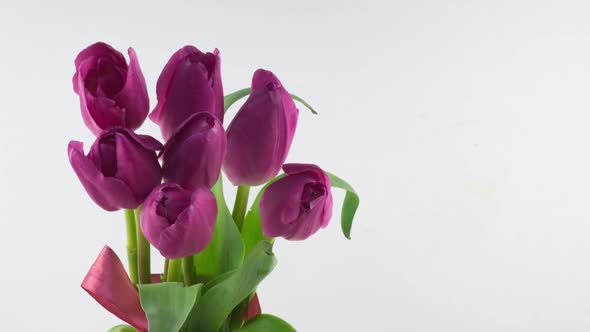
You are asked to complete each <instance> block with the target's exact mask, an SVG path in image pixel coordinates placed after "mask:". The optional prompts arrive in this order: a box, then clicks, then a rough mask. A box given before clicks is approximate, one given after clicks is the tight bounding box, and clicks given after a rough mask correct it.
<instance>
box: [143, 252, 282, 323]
mask: <svg viewBox="0 0 590 332" xmlns="http://www.w3.org/2000/svg"><path fill="white" fill-rule="evenodd" d="M275 265H276V259H275V257H274V255H273V253H272V245H271V244H270V243H268V242H260V243H258V244H257V245H256V246H255V247H254V248H253V249H252V252H251V253H250V255H248V256H247V257H246V259H244V263H243V264H242V265H241V266H240V267H239V268H238V269H237V270H236V271H235V272H234V273H232V274H231V275H230V276H229V277H227V278H226V279H225V280H223V281H221V282H219V283H218V284H217V285H215V286H213V287H211V288H210V289H209V290H208V291H207V292H205V293H204V294H203V296H201V299H200V300H199V302H198V303H197V305H196V307H195V310H194V312H193V313H192V314H191V316H190V317H189V319H188V321H187V323H188V324H187V330H188V331H199V332H217V331H218V330H219V328H220V327H221V326H222V325H223V323H224V321H225V320H226V319H227V317H228V316H229V315H230V314H231V312H232V310H233V309H234V308H235V307H236V306H237V305H238V304H240V302H242V301H243V300H244V299H245V298H247V297H248V296H250V294H252V293H253V292H254V290H255V289H256V286H257V285H258V284H259V283H260V282H261V281H262V280H263V279H264V278H265V277H266V276H267V275H268V274H269V273H270V272H271V271H272V270H273V268H274V267H275ZM150 332H151V331H150Z"/></svg>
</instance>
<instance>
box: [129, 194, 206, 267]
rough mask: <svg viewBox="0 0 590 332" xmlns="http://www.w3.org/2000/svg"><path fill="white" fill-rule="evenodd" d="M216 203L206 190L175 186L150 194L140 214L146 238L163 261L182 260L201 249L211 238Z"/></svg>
mask: <svg viewBox="0 0 590 332" xmlns="http://www.w3.org/2000/svg"><path fill="white" fill-rule="evenodd" d="M216 217H217V203H216V201H215V196H214V195H213V193H212V192H211V191H210V190H209V189H208V188H204V187H201V188H197V189H196V190H195V191H193V192H191V191H188V190H186V189H184V188H182V187H181V186H180V185H178V184H175V183H164V184H162V185H160V186H158V187H157V188H156V189H154V190H153V191H152V193H151V194H150V195H149V196H148V198H147V199H146V200H145V203H144V205H143V209H142V211H141V217H140V218H141V229H142V231H143V233H144V234H145V237H146V238H147V239H148V241H150V243H151V244H153V245H154V247H156V248H157V249H158V250H159V251H160V253H161V254H162V255H163V256H164V257H166V258H172V259H174V258H181V257H186V256H191V255H194V254H196V253H198V252H200V251H201V250H203V249H204V248H205V247H206V246H207V245H208V244H209V242H211V239H212V238H213V230H214V228H215V218H216Z"/></svg>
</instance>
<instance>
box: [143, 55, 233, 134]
mask: <svg viewBox="0 0 590 332" xmlns="http://www.w3.org/2000/svg"><path fill="white" fill-rule="evenodd" d="M156 95H157V97H158V104H157V105H156V108H155V109H154V111H153V112H152V113H151V114H150V119H151V120H152V121H154V122H155V123H157V124H158V125H159V126H160V130H161V131H162V136H163V137H164V139H166V140H167V139H168V138H169V137H170V136H171V135H172V133H173V132H174V131H175V130H176V128H178V127H179V126H180V125H181V124H182V123H183V122H184V121H186V119H188V118H189V117H190V116H191V115H193V114H195V113H199V112H209V113H211V114H213V115H215V116H216V117H217V118H218V119H219V121H222V122H223V88H222V85H221V61H220V59H219V51H218V50H217V49H215V50H214V51H213V53H203V52H201V51H199V50H198V49H197V48H196V47H194V46H185V47H183V48H181V49H180V50H178V51H177V52H176V53H174V55H172V57H171V58H170V60H168V63H167V64H166V66H165V67H164V70H162V73H161V74H160V77H159V78H158V83H157V85H156Z"/></svg>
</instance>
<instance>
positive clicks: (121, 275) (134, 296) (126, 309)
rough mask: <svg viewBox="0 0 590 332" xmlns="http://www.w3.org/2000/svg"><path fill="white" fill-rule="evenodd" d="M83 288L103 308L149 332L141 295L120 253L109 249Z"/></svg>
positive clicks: (85, 279)
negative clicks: (128, 273)
mask: <svg viewBox="0 0 590 332" xmlns="http://www.w3.org/2000/svg"><path fill="white" fill-rule="evenodd" d="M82 288H83V289H84V290H85V291H86V292H88V294H90V296H92V297H93V298H94V299H95V300H96V301H97V302H98V303H100V305H102V306H103V307H104V308H105V309H107V310H108V311H109V312H111V313H112V314H114V315H115V316H117V317H118V318H120V319H121V320H123V321H125V322H127V323H129V324H131V325H132V326H134V327H135V328H137V329H138V330H140V331H144V332H146V331H147V330H148V321H147V318H146V316H145V313H144V311H143V309H142V308H141V303H140V300H139V294H138V292H137V290H136V289H135V287H134V285H133V284H132V283H131V281H130V280H129V277H128V276H127V273H126V271H125V268H124V267H123V264H122V263H121V260H119V257H117V254H115V252H114V251H113V250H112V249H111V248H109V247H108V246H105V247H104V249H103V250H102V251H101V252H100V254H99V256H98V258H97V259H96V261H95V262H94V264H92V266H91V267H90V270H89V271H88V273H87V274H86V277H85V278H84V281H82Z"/></svg>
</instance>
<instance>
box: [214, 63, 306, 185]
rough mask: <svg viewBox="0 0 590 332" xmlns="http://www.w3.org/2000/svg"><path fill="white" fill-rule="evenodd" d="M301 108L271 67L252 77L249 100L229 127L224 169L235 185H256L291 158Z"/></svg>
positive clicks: (274, 172) (265, 179)
mask: <svg viewBox="0 0 590 332" xmlns="http://www.w3.org/2000/svg"><path fill="white" fill-rule="evenodd" d="M298 115H299V110H298V109H297V108H296V107H295V103H294V102H293V99H292V98H291V96H290V95H289V93H287V91H286V90H285V88H284V87H283V86H282V85H281V82H280V81H279V79H278V78H277V77H276V76H275V75H273V73H271V72H270V71H266V70H262V69H259V70H257V71H256V72H255V73H254V77H253V78H252V90H251V93H250V96H249V97H248V100H246V102H245V103H244V105H243V106H242V107H241V108H240V110H239V111H238V113H237V114H236V116H235V118H234V119H233V121H232V122H231V124H230V125H229V127H228V129H227V155H226V157H225V161H224V162H223V170H224V171H225V174H226V175H227V177H228V179H229V180H230V181H231V182H232V183H233V184H234V185H250V186H256V185H260V184H263V183H265V182H266V181H268V180H270V179H271V178H272V177H274V176H275V175H277V173H278V172H279V171H280V170H281V165H283V163H284V162H285V159H287V154H288V153H289V148H290V147H291V142H292V141H293V136H294V135H295V127H296V126H297V117H298Z"/></svg>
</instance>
